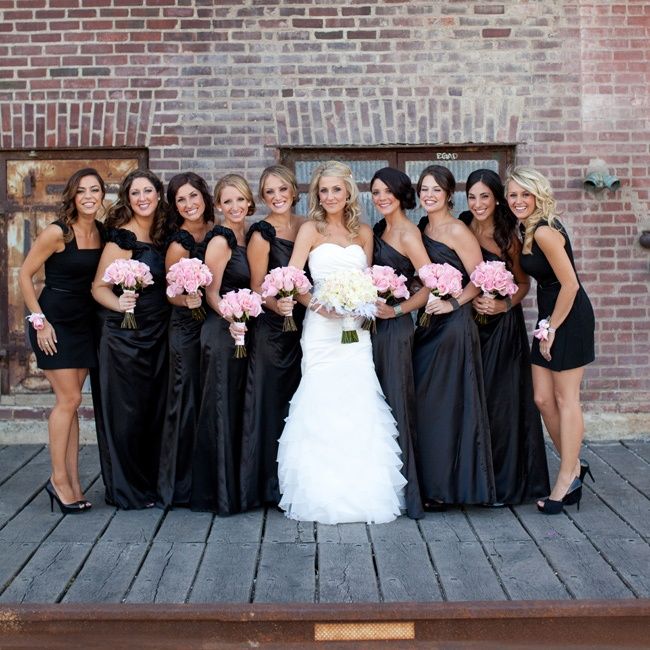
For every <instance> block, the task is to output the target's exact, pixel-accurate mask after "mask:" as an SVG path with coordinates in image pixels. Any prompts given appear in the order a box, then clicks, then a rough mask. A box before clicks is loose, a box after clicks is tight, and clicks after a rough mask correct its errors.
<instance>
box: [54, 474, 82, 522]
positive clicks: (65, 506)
mask: <svg viewBox="0 0 650 650" xmlns="http://www.w3.org/2000/svg"><path fill="white" fill-rule="evenodd" d="M45 491H46V492H47V493H48V495H49V496H50V512H54V502H55V501H56V502H57V503H58V504H59V508H60V509H61V513H62V514H64V515H77V514H79V513H80V512H83V511H84V510H85V509H86V506H85V505H84V504H83V503H82V502H79V501H77V502H75V503H63V501H61V499H60V498H59V495H58V494H57V493H56V490H55V489H54V486H53V485H52V479H48V481H47V483H46V484H45Z"/></svg>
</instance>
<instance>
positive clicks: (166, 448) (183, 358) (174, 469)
mask: <svg viewBox="0 0 650 650" xmlns="http://www.w3.org/2000/svg"><path fill="white" fill-rule="evenodd" d="M172 242H178V243H179V244H181V246H183V248H184V249H185V250H186V251H187V252H188V253H189V257H191V258H192V257H196V258H198V259H200V260H204V259H205V248H206V246H207V236H206V238H204V240H203V241H201V242H197V241H195V239H194V237H192V235H191V234H190V233H189V232H187V230H179V231H177V232H175V233H174V234H173V235H172V236H171V238H170V241H169V243H170V244H171V243H172ZM203 322H204V321H202V320H196V319H195V318H193V317H192V311H191V310H190V309H188V308H187V307H179V306H177V305H173V306H172V314H171V319H170V321H169V389H168V392H167V411H166V415H165V424H164V427H163V431H162V439H161V444H160V468H159V470H158V497H159V501H160V503H161V504H162V505H163V506H165V507H169V506H188V505H189V503H190V491H191V488H192V453H193V451H194V438H195V433H196V421H197V417H198V413H199V405H200V403H201V328H202V327H203Z"/></svg>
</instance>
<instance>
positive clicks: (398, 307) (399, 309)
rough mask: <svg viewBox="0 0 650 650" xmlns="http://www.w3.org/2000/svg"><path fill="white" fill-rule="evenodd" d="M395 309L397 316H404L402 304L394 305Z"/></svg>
mask: <svg viewBox="0 0 650 650" xmlns="http://www.w3.org/2000/svg"><path fill="white" fill-rule="evenodd" d="M393 311H394V312H395V318H397V317H398V316H404V311H403V310H402V305H394V306H393Z"/></svg>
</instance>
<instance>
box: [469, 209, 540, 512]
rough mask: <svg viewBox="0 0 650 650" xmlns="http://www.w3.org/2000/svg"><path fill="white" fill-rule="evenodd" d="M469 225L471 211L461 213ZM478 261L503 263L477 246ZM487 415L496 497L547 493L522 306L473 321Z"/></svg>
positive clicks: (510, 499)
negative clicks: (478, 249) (479, 253)
mask: <svg viewBox="0 0 650 650" xmlns="http://www.w3.org/2000/svg"><path fill="white" fill-rule="evenodd" d="M461 218H462V219H463V221H464V222H465V223H466V224H467V225H469V224H470V223H471V221H472V216H471V213H469V214H463V215H461ZM481 253H482V255H483V259H484V260H485V261H488V262H503V261H504V260H502V259H501V258H500V257H499V256H498V255H496V254H495V253H493V252H491V251H489V250H487V249H485V248H481ZM478 333H479V338H480V340H481V356H482V358H483V383H484V386H485V396H486V400H487V409H488V417H489V419H490V438H491V440H492V463H493V468H494V482H495V485H496V491H497V495H496V500H497V502H499V503H506V504H518V503H526V502H528V501H533V500H534V499H537V498H539V497H544V496H546V495H548V494H549V492H550V486H549V480H548V466H547V463H546V453H545V450H544V432H543V430H542V419H541V417H540V414H539V411H538V410H537V407H536V406H535V402H534V400H533V378H532V374H531V370H530V350H529V347H528V334H527V333H526V322H525V320H524V312H523V309H522V307H521V305H520V304H519V305H515V306H514V307H513V308H512V309H510V310H509V311H507V312H505V313H500V314H495V315H494V316H488V317H487V322H486V323H484V324H479V325H478Z"/></svg>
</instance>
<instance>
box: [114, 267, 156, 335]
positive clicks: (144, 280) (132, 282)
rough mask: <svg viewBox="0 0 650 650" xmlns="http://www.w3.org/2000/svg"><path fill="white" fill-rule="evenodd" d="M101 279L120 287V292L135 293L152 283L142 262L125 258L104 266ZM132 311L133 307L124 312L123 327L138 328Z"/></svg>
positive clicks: (149, 274)
mask: <svg viewBox="0 0 650 650" xmlns="http://www.w3.org/2000/svg"><path fill="white" fill-rule="evenodd" d="M102 280H103V281H104V282H110V283H111V284H112V285H114V286H116V287H120V289H122V293H129V292H130V293H135V292H136V291H139V290H140V289H142V288H143V287H148V286H149V285H152V284H153V283H154V282H153V276H152V275H151V271H150V270H149V267H148V266H147V265H146V264H145V263H144V262H138V261H137V260H125V259H117V260H115V261H114V262H111V263H110V264H109V265H108V267H107V268H106V271H105V272H104V277H103V278H102ZM134 312H135V309H133V308H132V309H127V310H126V312H125V313H124V320H123V321H122V325H121V327H122V328H123V329H129V330H136V329H138V324H137V322H136V320H135V315H134Z"/></svg>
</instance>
